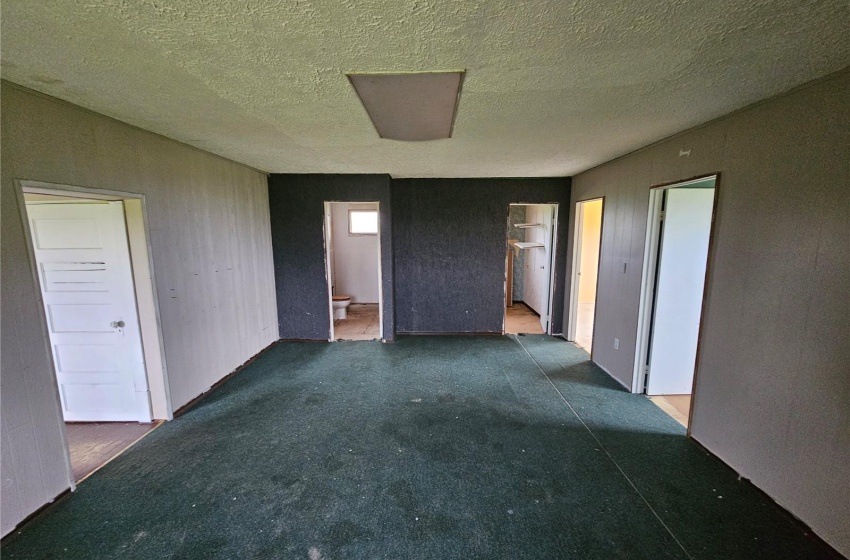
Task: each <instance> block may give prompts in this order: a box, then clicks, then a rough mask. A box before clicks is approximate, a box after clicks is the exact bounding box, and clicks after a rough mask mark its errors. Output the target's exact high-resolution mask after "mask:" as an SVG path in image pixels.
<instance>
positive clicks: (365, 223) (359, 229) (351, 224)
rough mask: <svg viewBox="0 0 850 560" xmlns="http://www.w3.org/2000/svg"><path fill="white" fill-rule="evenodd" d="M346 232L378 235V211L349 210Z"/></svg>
mask: <svg viewBox="0 0 850 560" xmlns="http://www.w3.org/2000/svg"><path fill="white" fill-rule="evenodd" d="M348 233H349V234H350V235H378V211H377V210H349V211H348Z"/></svg>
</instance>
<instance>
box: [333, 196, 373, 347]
mask: <svg viewBox="0 0 850 560" xmlns="http://www.w3.org/2000/svg"><path fill="white" fill-rule="evenodd" d="M325 267H326V275H327V279H328V300H329V309H330V314H331V328H330V335H329V340H331V341H334V340H377V339H380V338H382V334H383V320H382V310H383V296H382V291H381V233H380V216H379V204H378V203H377V202H325Z"/></svg>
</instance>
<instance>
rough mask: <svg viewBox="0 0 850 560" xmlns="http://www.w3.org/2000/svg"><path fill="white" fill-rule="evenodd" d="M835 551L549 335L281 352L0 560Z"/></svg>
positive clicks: (91, 486)
mask: <svg viewBox="0 0 850 560" xmlns="http://www.w3.org/2000/svg"><path fill="white" fill-rule="evenodd" d="M544 372H545V374H544ZM573 410H574V411H575V413H574V412H573ZM827 554H828V552H827V551H826V550H824V549H822V548H820V547H819V545H818V544H817V543H815V542H813V541H811V540H809V539H808V538H807V537H806V536H805V535H804V534H803V532H802V531H801V530H800V529H799V528H798V527H797V526H796V525H795V524H793V523H792V522H791V521H790V520H789V518H788V516H787V514H785V513H783V512H782V511H781V510H780V509H779V508H778V507H777V506H776V505H774V504H773V503H772V502H770V500H768V499H767V498H765V497H764V496H763V495H762V494H760V493H759V492H758V491H756V490H755V489H754V488H753V487H752V486H751V485H750V484H748V483H747V482H745V481H739V480H738V479H737V476H736V475H735V473H734V472H732V471H731V470H730V469H729V468H727V467H726V466H724V465H723V464H722V463H720V462H719V461H718V460H716V459H714V458H713V457H711V456H709V455H707V454H706V453H705V452H703V451H702V450H701V449H700V448H699V447H698V446H697V445H696V444H694V443H693V442H691V441H689V440H687V439H686V438H685V437H684V430H683V429H682V428H681V427H680V426H679V425H678V424H677V423H676V422H675V421H673V420H672V419H671V418H669V417H668V416H667V415H666V414H664V413H663V412H662V411H661V410H660V409H658V408H656V407H655V406H654V405H653V404H652V403H650V402H649V401H648V400H647V399H646V398H644V397H642V396H639V395H630V394H628V393H626V392H625V391H624V390H623V389H622V388H620V387H619V386H618V385H617V384H616V383H615V382H613V381H612V380H611V379H610V378H608V376H607V375H606V374H605V373H603V372H602V371H600V370H599V369H598V368H596V367H595V366H593V365H592V364H590V362H588V361H587V354H585V353H584V352H583V351H581V350H579V349H577V348H576V347H575V346H573V345H572V344H569V343H566V342H563V341H560V340H557V339H553V338H549V337H544V336H525V337H519V338H515V337H403V338H401V339H400V340H399V341H398V342H397V343H395V344H381V343H378V342H351V343H346V342H338V343H334V344H317V343H280V344H278V345H276V346H274V347H273V348H271V349H270V350H269V351H267V352H266V353H265V354H263V355H262V356H261V357H260V358H258V359H257V360H256V361H255V362H254V363H252V364H251V365H250V366H248V367H247V368H246V369H245V370H244V371H242V372H241V373H239V374H238V375H236V376H234V378H233V379H231V380H230V381H228V382H227V383H225V384H224V385H223V386H222V387H220V388H219V389H217V390H216V391H214V392H213V393H212V394H210V395H209V396H207V397H206V398H205V399H204V400H202V401H201V402H200V403H199V404H198V405H196V406H195V407H194V408H193V409H191V410H190V411H189V412H188V413H187V414H185V415H184V416H182V417H180V418H178V419H177V420H175V421H173V422H169V423H167V424H165V425H164V426H162V427H161V428H159V429H157V430H155V431H154V432H153V433H152V434H151V435H150V436H148V437H147V438H145V439H144V440H142V441H141V442H140V443H139V444H137V445H136V446H134V447H133V448H131V449H130V450H129V451H127V452H126V453H125V454H124V455H122V456H121V457H119V458H118V459H116V460H115V461H113V462H112V463H110V464H109V465H107V466H106V467H105V468H103V469H102V470H100V471H99V472H97V473H96V474H95V475H94V476H92V477H91V478H89V479H88V480H86V481H85V482H83V483H82V484H81V485H80V486H79V488H78V489H77V491H76V492H74V493H73V494H72V495H70V496H69V497H67V498H65V499H63V500H61V501H60V502H59V503H57V504H56V505H54V506H53V507H51V508H49V509H48V510H47V511H46V512H45V513H44V514H43V515H41V516H39V517H38V518H37V519H35V520H34V521H33V522H31V523H29V524H27V525H26V526H25V527H24V528H23V529H22V530H19V531H17V532H15V533H13V534H12V535H11V536H9V537H8V538H7V539H5V540H4V542H3V546H2V555H3V558H4V560H7V559H8V560H12V559H18V558H81V559H82V558H85V559H93V558H118V557H121V558H173V559H178V558H180V559H182V558H198V559H225V558H226V559H230V558H270V559H271V558H304V559H309V560H316V559H323V560H337V559H343V558H345V559H349V558H352V559H353V558H363V559H366V558H368V559H373V558H376V559H377V558H387V559H390V558H392V559H395V558H398V559H407V558H434V559H449V558H463V559H476V558H505V559H516V560H521V559H535V560H538V559H550V558H575V559H606V560H608V559H616V558H647V559H663V558H683V559H687V558H695V559H696V558H722V559H727V560H728V559H737V558H742V559H743V558H747V559H749V558H771V559H775V560H782V559H789V560H790V559H794V560H802V559H809V558H823V557H825V556H826V555H827Z"/></svg>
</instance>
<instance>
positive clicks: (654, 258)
mask: <svg viewBox="0 0 850 560" xmlns="http://www.w3.org/2000/svg"><path fill="white" fill-rule="evenodd" d="M708 179H714V188H715V191H714V202H715V205H716V203H717V182H718V175H717V174H712V175H706V176H704V177H698V178H696V179H690V180H688V181H682V182H679V183H672V184H669V185H661V186H658V187H653V188H651V189H650V190H649V210H648V212H647V222H646V224H647V227H646V243H645V245H644V250H643V270H642V271H641V276H640V306H639V308H638V323H637V348H636V351H635V362H634V369H633V373H632V387H631V390H632V393H643V392H644V387H645V386H646V374H647V366H646V362H647V358H648V357H649V332H650V327H651V325H652V313H653V304H654V302H655V281H656V273H657V271H658V245H659V241H660V240H661V204H662V201H663V198H664V197H663V195H664V191H665V190H667V189H672V188H675V187H684V186H687V185H693V184H695V183H702V182H704V181H706V180H708ZM711 229H712V231H711V232H710V235H709V242H708V243H709V249H708V255H709V259H710V258H711V241H712V239H713V237H714V231H713V230H714V211H712V228H711ZM707 275H708V266H706V277H707ZM703 298H705V295H703ZM702 320H703V314H702V313H701V314H700V326H699V332H700V333H702ZM697 356H699V347H697ZM694 382H696V372H694ZM692 394H693V392H692ZM692 402H693V399H692Z"/></svg>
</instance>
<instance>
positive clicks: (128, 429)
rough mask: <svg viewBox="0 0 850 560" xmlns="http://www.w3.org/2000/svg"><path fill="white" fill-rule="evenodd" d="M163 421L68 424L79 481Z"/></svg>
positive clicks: (73, 468)
mask: <svg viewBox="0 0 850 560" xmlns="http://www.w3.org/2000/svg"><path fill="white" fill-rule="evenodd" d="M158 425H159V423H156V422H155V423H151V424H140V423H138V422H85V423H78V422H69V423H66V424H65V431H66V433H67V434H68V448H69V450H70V452H71V470H72V471H73V473H74V480H75V481H76V482H79V481H81V480H83V479H84V478H86V477H87V476H88V475H90V474H91V473H93V472H94V471H96V470H97V469H99V468H100V467H102V466H103V465H105V464H106V463H108V462H109V461H111V460H112V459H113V458H114V457H117V456H118V455H120V454H121V453H122V452H123V451H124V450H125V449H127V448H128V447H130V446H131V445H133V444H134V443H136V442H137V441H139V440H140V439H141V438H142V437H144V436H145V435H147V434H148V433H149V432H150V431H151V430H153V429H154V428H156V427H157V426H158Z"/></svg>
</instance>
